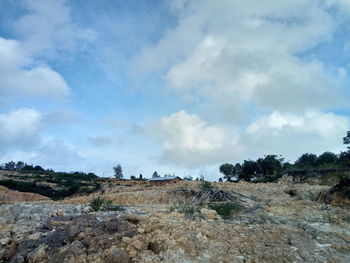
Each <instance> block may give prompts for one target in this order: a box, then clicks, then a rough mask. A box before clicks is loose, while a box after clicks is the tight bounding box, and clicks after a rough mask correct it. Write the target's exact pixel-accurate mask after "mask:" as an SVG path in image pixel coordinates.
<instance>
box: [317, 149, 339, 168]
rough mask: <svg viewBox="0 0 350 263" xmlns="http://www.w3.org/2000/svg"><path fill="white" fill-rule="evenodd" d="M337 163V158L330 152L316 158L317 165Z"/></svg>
mask: <svg viewBox="0 0 350 263" xmlns="http://www.w3.org/2000/svg"><path fill="white" fill-rule="evenodd" d="M337 161H338V156H337V155H336V154H335V153H332V152H324V153H322V154H321V155H320V156H318V157H317V160H316V162H317V164H318V165H327V164H336V163H337Z"/></svg>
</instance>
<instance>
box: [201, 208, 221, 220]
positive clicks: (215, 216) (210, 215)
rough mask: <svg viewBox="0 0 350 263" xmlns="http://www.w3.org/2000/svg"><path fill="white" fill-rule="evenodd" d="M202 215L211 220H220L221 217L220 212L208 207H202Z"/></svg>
mask: <svg viewBox="0 0 350 263" xmlns="http://www.w3.org/2000/svg"><path fill="white" fill-rule="evenodd" d="M201 215H202V216H203V217H204V218H205V219H209V220H220V219H221V217H220V216H219V214H218V213H217V212H216V211H215V210H211V209H207V208H202V209H201Z"/></svg>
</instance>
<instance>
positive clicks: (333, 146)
mask: <svg viewBox="0 0 350 263" xmlns="http://www.w3.org/2000/svg"><path fill="white" fill-rule="evenodd" d="M349 129H350V120H349V118H347V117H345V116H340V115H336V114H333V113H321V112H307V113H303V114H282V113H279V112H273V113H271V114H268V115H265V116H262V117H260V118H259V119H257V120H256V121H255V122H253V123H251V124H250V125H249V126H248V127H247V129H246V130H245V132H244V133H243V134H242V136H241V138H240V140H241V141H242V142H243V143H244V144H245V147H246V148H247V149H254V155H255V156H254V157H258V156H262V155H264V154H269V153H274V154H282V155H283V156H286V157H287V158H288V159H290V160H291V161H294V160H295V158H297V157H298V156H300V155H301V154H302V153H305V152H313V153H316V154H320V153H322V152H325V151H333V152H335V153H337V152H339V151H341V150H344V146H343V145H342V137H344V135H345V134H346V131H347V130H349ZM268 151H269V152H268Z"/></svg>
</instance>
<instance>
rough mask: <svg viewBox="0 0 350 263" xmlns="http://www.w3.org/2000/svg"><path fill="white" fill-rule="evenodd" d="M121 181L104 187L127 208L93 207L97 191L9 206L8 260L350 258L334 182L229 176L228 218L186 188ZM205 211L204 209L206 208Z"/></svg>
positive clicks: (3, 232) (3, 220)
mask: <svg viewBox="0 0 350 263" xmlns="http://www.w3.org/2000/svg"><path fill="white" fill-rule="evenodd" d="M199 187H200V185H199V183H197V182H186V183H180V184H174V185H168V186H161V187H150V186H149V185H144V184H135V185H133V186H115V187H112V188H108V189H105V190H104V191H103V192H101V193H100V195H101V196H102V197H104V198H106V199H110V200H112V201H113V203H114V204H118V205H122V206H124V207H125V211H99V212H91V209H90V207H89V206H88V204H89V201H90V200H91V198H93V197H96V196H98V194H96V193H95V194H93V195H91V196H82V197H75V198H70V199H66V200H64V201H61V202H52V201H41V202H21V203H18V202H16V203H13V202H9V203H7V204H2V205H0V215H1V217H0V257H1V259H0V262H350V211H349V206H345V205H344V206H340V205H336V204H328V203H325V200H326V199H325V198H324V196H325V195H326V193H327V192H328V190H329V186H318V185H307V184H287V183H283V184H249V183H238V184H233V183H221V184H216V185H215V187H217V188H218V189H221V190H224V191H226V192H228V193H230V194H231V195H232V196H233V197H234V199H235V202H236V203H237V204H239V207H240V209H238V210H237V211H236V212H235V213H234V214H233V215H232V217H231V218H229V219H225V220H224V219H221V218H220V217H219V216H218V215H217V214H216V212H215V211H213V210H208V209H206V208H205V206H203V208H202V210H198V211H195V212H194V213H193V214H187V215H186V214H183V213H179V212H181V210H180V209H178V207H179V205H180V206H181V204H183V203H184V202H190V199H188V198H186V197H184V196H182V195H181V191H177V190H179V189H192V190H198V189H199ZM199 209H200V208H199Z"/></svg>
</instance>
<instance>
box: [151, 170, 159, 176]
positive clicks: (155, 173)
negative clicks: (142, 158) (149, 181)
mask: <svg viewBox="0 0 350 263" xmlns="http://www.w3.org/2000/svg"><path fill="white" fill-rule="evenodd" d="M158 177H160V175H159V174H158V173H157V171H154V173H153V174H152V178H158Z"/></svg>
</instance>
